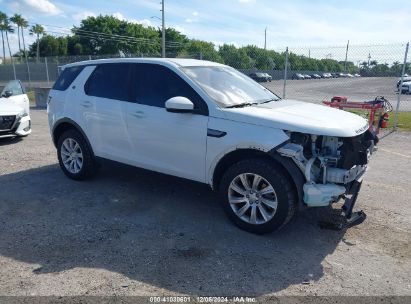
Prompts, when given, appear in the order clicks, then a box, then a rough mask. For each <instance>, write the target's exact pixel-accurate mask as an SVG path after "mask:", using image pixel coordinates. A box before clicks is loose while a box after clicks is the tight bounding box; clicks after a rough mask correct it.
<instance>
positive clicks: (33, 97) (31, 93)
mask: <svg viewBox="0 0 411 304" xmlns="http://www.w3.org/2000/svg"><path fill="white" fill-rule="evenodd" d="M26 94H27V97H28V98H29V100H30V106H35V105H36V95H35V94H34V91H28V92H26Z"/></svg>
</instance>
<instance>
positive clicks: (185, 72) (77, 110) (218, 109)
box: [48, 58, 377, 233]
mask: <svg viewBox="0 0 411 304" xmlns="http://www.w3.org/2000/svg"><path fill="white" fill-rule="evenodd" d="M48 119H49V125H50V130H51V135H52V138H53V141H54V143H55V145H56V147H57V155H58V159H59V162H60V166H61V168H62V170H63V172H64V173H65V174H66V175H67V176H68V177H70V178H72V179H76V180H82V179H86V178H88V177H90V176H91V175H92V174H93V173H94V172H95V170H96V167H97V166H96V163H97V160H98V158H105V159H110V160H114V161H118V162H122V163H125V164H129V165H133V166H136V167H142V168H145V169H149V170H153V171H158V172H162V173H165V174H170V175H175V176H179V177H182V178H186V179H190V180H194V181H198V182H201V183H206V184H209V185H210V186H211V187H212V189H214V190H216V191H219V192H220V193H221V196H222V201H223V206H224V209H225V211H226V212H227V214H228V216H229V218H230V219H231V220H232V221H233V222H234V223H236V224H237V225H238V226H240V227H241V228H243V229H245V230H248V231H251V232H256V233H265V232H270V231H273V230H275V229H278V228H280V227H282V226H283V225H284V224H286V223H287V222H288V221H289V220H290V218H291V217H292V215H293V214H294V212H295V211H296V210H299V209H302V208H304V207H313V206H328V205H330V204H331V203H332V202H336V201H337V200H339V199H340V198H342V197H345V196H347V198H346V203H345V204H344V206H345V208H344V212H345V214H346V215H347V217H348V218H351V213H352V212H351V211H352V206H353V205H354V203H355V200H356V197H357V194H358V191H359V188H360V185H361V179H362V176H363V174H364V172H365V170H366V167H367V162H368V158H369V155H370V153H372V151H373V145H374V143H376V141H377V138H376V137H375V136H374V135H373V134H372V133H370V132H369V131H368V123H367V121H366V120H365V119H363V118H362V117H360V116H357V115H354V114H351V113H348V112H344V111H341V110H336V109H332V108H329V107H325V106H321V105H314V104H310V103H304V102H298V101H293V100H282V99H281V98H279V97H278V96H277V95H275V94H274V93H272V92H271V91H269V90H268V89H266V88H264V87H263V86H261V85H260V84H258V83H257V82H255V81H254V80H252V79H250V78H249V77H247V76H245V75H244V74H242V73H240V72H239V71H237V70H235V69H233V68H231V67H228V66H225V65H222V64H218V63H214V62H209V61H199V60H191V59H134V58H133V59H110V60H96V61H86V62H79V63H74V64H69V65H66V66H64V67H63V71H62V73H61V75H60V77H59V79H58V80H57V82H56V83H55V85H54V87H53V89H52V90H51V91H50V95H49V98H48Z"/></svg>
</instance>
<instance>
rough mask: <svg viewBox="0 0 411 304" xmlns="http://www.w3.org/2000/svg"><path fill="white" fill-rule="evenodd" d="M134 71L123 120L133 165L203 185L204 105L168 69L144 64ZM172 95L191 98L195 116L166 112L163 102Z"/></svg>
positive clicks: (191, 90)
mask: <svg viewBox="0 0 411 304" xmlns="http://www.w3.org/2000/svg"><path fill="white" fill-rule="evenodd" d="M133 66H134V78H133V83H132V84H131V86H132V87H133V88H134V91H133V92H134V93H133V102H132V103H127V105H126V106H127V108H126V119H127V128H128V133H129V138H130V141H131V143H132V148H133V151H134V157H135V162H136V164H138V165H139V166H141V167H144V168H147V169H150V170H155V171H159V172H163V173H167V174H171V175H176V176H180V177H184V178H189V179H193V180H197V181H200V182H204V181H205V157H206V140H207V124H208V109H207V105H206V104H205V102H204V101H203V100H202V99H201V97H200V96H199V95H198V94H197V93H196V92H195V91H194V90H193V88H191V86H190V85H189V84H188V83H187V82H185V81H184V80H183V79H182V78H181V77H180V76H179V75H177V74H176V73H175V72H174V71H172V70H170V69H169V68H167V67H165V66H162V65H158V64H146V63H138V64H133ZM176 96H183V97H186V98H188V99H190V100H191V101H192V102H193V103H194V106H195V111H194V112H193V113H172V112H167V111H166V109H165V102H166V100H167V99H169V98H171V97H176Z"/></svg>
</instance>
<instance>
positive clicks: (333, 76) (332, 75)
mask: <svg viewBox="0 0 411 304" xmlns="http://www.w3.org/2000/svg"><path fill="white" fill-rule="evenodd" d="M331 77H332V78H338V77H339V73H331Z"/></svg>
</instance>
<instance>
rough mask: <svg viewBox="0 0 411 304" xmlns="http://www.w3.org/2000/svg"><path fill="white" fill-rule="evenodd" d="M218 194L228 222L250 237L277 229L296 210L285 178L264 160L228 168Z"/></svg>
mask: <svg viewBox="0 0 411 304" xmlns="http://www.w3.org/2000/svg"><path fill="white" fill-rule="evenodd" d="M244 184H247V185H246V186H244ZM270 187H271V188H270ZM247 188H248V189H247ZM271 190H272V191H271ZM219 191H220V195H221V198H222V203H223V208H224V211H225V212H226V214H227V216H228V217H229V219H230V220H231V221H232V222H233V223H234V224H235V225H237V226H238V227H240V228H241V229H243V230H246V231H248V232H252V233H257V234H263V233H269V232H272V231H275V230H278V229H280V228H281V227H283V226H284V225H285V224H287V222H288V221H289V220H290V219H291V218H292V216H293V215H294V212H295V210H296V205H297V195H296V192H295V189H294V187H293V186H292V184H291V182H290V180H289V178H288V177H287V175H286V174H285V173H284V172H283V170H282V169H281V168H280V167H279V166H277V165H276V164H275V163H273V162H271V161H268V160H264V159H258V158H254V159H247V160H243V161H240V162H238V163H235V164H234V165H232V166H231V167H230V168H229V169H228V170H227V171H226V172H225V174H224V175H223V177H222V179H221V182H220V188H219Z"/></svg>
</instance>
